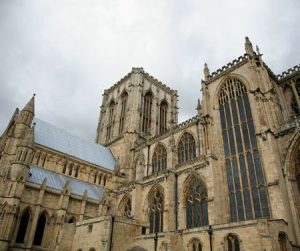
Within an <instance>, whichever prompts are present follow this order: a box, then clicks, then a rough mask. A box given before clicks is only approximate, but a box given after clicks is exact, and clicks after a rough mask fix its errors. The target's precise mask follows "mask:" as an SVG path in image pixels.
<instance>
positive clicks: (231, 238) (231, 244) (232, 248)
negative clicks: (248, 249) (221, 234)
mask: <svg viewBox="0 0 300 251" xmlns="http://www.w3.org/2000/svg"><path fill="white" fill-rule="evenodd" d="M226 242H227V250H228V251H240V241H239V239H238V238H237V236H235V235H233V234H229V235H228V236H227V238H226Z"/></svg>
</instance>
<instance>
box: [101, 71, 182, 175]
mask: <svg viewBox="0 0 300 251" xmlns="http://www.w3.org/2000/svg"><path fill="white" fill-rule="evenodd" d="M177 97H178V96H177V91H175V90H172V89H170V88H169V87H167V86H166V85H164V84H162V83H161V82H160V81H158V80H157V79H155V78H154V77H152V76H150V75H149V74H148V73H146V72H144V70H143V68H132V71H131V72H130V73H128V74H127V75H126V76H125V77H124V78H122V79H121V80H120V81H119V82H117V83H116V84H115V85H113V86H112V87H111V88H110V89H108V90H105V91H104V94H103V101H102V106H101V111H100V117H99V122H98V129H97V138H96V142H97V143H99V144H102V145H105V146H108V147H109V148H110V149H111V150H112V152H113V153H114V155H115V156H118V163H119V166H118V171H119V172H120V174H123V175H126V176H128V179H129V180H132V179H133V178H134V175H135V170H134V165H133V164H132V163H134V159H135V156H134V151H133V149H134V147H135V145H136V144H137V143H140V142H143V141H144V142H147V139H149V138H150V137H153V136H156V135H159V134H161V133H164V132H166V131H168V130H170V129H171V128H173V127H174V126H175V125H177V122H178V118H177V115H178V112H177V109H178V108H177Z"/></svg>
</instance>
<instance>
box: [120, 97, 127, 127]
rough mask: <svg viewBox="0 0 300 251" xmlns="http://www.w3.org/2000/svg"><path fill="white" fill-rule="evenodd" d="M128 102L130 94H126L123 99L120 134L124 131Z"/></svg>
mask: <svg viewBox="0 0 300 251" xmlns="http://www.w3.org/2000/svg"><path fill="white" fill-rule="evenodd" d="M127 100H128V94H127V92H125V93H124V94H123V95H122V97H121V106H122V107H121V114H120V125H119V133H122V132H123V130H124V122H125V117H126V108H127Z"/></svg>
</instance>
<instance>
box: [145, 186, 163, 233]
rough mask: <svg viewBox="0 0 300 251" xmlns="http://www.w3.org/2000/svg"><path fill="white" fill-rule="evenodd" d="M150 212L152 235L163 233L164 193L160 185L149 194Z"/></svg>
mask: <svg viewBox="0 0 300 251" xmlns="http://www.w3.org/2000/svg"><path fill="white" fill-rule="evenodd" d="M147 197H148V212H149V215H148V217H149V223H150V233H158V232H162V231H163V214H164V191H163V188H162V187H161V186H160V185H155V186H154V187H152V188H151V190H150V191H149V193H148V196H147Z"/></svg>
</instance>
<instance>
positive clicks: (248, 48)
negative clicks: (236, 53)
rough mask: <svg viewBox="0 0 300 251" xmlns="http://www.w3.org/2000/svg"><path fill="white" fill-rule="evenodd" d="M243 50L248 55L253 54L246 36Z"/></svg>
mask: <svg viewBox="0 0 300 251" xmlns="http://www.w3.org/2000/svg"><path fill="white" fill-rule="evenodd" d="M245 40H246V41H245V51H246V53H247V54H248V55H249V56H250V57H253V56H254V51H253V46H252V43H251V42H250V40H249V38H248V37H245Z"/></svg>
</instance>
